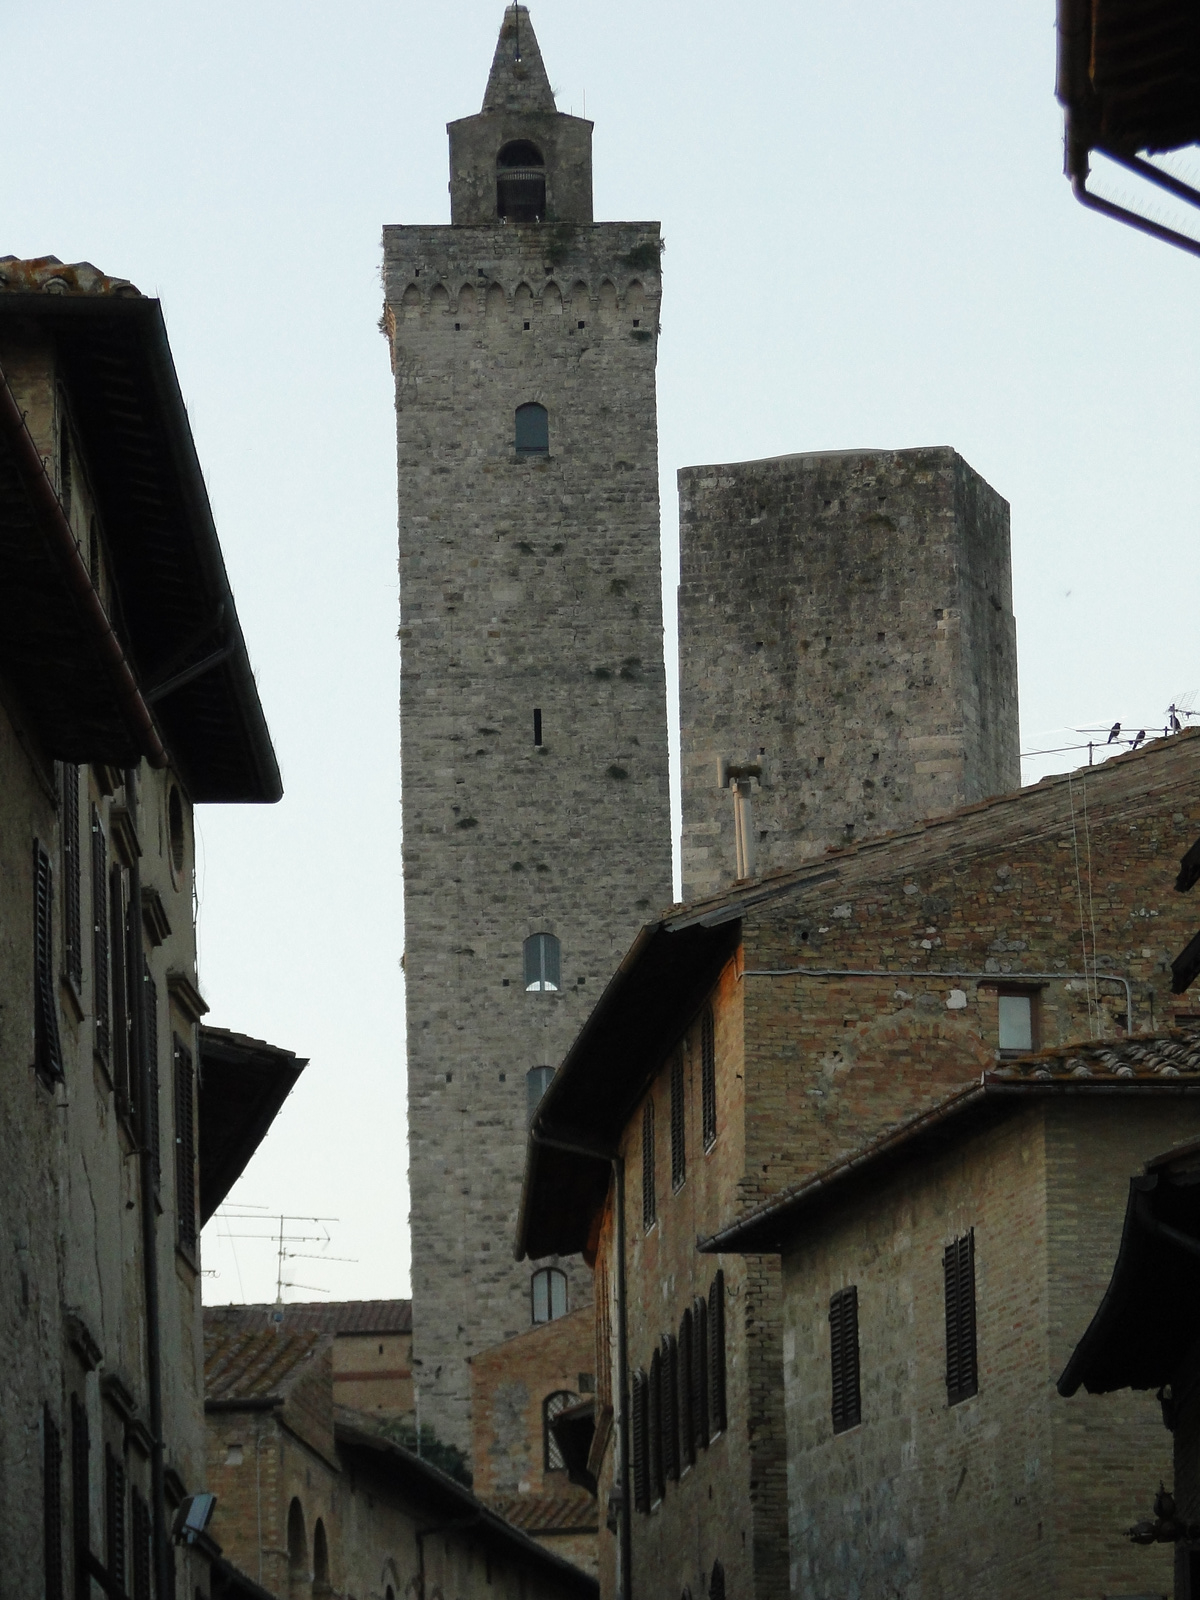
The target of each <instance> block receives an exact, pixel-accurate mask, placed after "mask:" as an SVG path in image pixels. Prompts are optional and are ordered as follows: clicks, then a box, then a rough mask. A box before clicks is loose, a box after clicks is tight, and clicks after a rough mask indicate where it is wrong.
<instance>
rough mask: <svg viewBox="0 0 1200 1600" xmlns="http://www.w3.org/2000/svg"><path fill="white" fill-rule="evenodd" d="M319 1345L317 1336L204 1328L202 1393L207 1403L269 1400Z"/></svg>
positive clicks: (218, 1326) (271, 1330) (207, 1325)
mask: <svg viewBox="0 0 1200 1600" xmlns="http://www.w3.org/2000/svg"><path fill="white" fill-rule="evenodd" d="M322 1342H323V1340H322V1335H321V1334H319V1333H282V1332H279V1331H277V1330H276V1329H274V1328H262V1329H259V1330H258V1331H257V1332H250V1331H249V1330H245V1329H236V1328H235V1329H228V1328H225V1327H223V1326H222V1325H221V1324H220V1323H215V1324H214V1323H211V1322H210V1321H209V1319H208V1317H207V1316H206V1317H205V1326H204V1391H205V1398H206V1399H208V1400H269V1399H272V1398H274V1397H275V1396H277V1395H281V1394H282V1392H283V1389H284V1388H285V1386H286V1385H287V1383H288V1381H289V1380H290V1379H291V1378H292V1377H293V1376H294V1375H295V1373H296V1370H297V1368H299V1367H301V1366H302V1365H303V1364H304V1363H305V1362H306V1361H308V1360H310V1359H311V1357H312V1356H313V1355H314V1354H315V1353H316V1351H317V1349H318V1347H319V1346H320V1345H321V1343H322Z"/></svg>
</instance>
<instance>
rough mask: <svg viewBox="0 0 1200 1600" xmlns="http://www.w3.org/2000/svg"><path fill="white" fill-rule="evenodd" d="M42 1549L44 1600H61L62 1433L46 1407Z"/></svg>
mask: <svg viewBox="0 0 1200 1600" xmlns="http://www.w3.org/2000/svg"><path fill="white" fill-rule="evenodd" d="M42 1548H43V1550H44V1552H45V1557H44V1559H45V1568H46V1600H63V1554H62V1433H61V1432H60V1431H59V1426H58V1423H57V1422H55V1420H54V1418H53V1417H52V1416H51V1415H50V1407H49V1406H45V1407H43V1410H42Z"/></svg>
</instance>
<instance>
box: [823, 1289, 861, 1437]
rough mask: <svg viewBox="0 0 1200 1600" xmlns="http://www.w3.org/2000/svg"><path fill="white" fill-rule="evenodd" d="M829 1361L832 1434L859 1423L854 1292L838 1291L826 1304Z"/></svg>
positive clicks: (856, 1302)
mask: <svg viewBox="0 0 1200 1600" xmlns="http://www.w3.org/2000/svg"><path fill="white" fill-rule="evenodd" d="M829 1358H830V1371H831V1374H832V1387H833V1395H832V1412H833V1431H834V1433H845V1432H846V1430H847V1429H848V1428H857V1427H858V1424H859V1423H860V1422H861V1421H862V1398H861V1396H860V1394H859V1387H858V1290H857V1288H855V1287H853V1286H851V1287H850V1288H849V1289H839V1290H838V1292H837V1293H836V1294H835V1295H834V1296H833V1298H832V1299H831V1300H830V1302H829Z"/></svg>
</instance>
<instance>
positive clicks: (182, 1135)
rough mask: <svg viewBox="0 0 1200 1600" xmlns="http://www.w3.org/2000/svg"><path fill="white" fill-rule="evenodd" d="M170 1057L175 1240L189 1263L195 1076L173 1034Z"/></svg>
mask: <svg viewBox="0 0 1200 1600" xmlns="http://www.w3.org/2000/svg"><path fill="white" fill-rule="evenodd" d="M172 1055H173V1060H172V1066H173V1068H174V1071H173V1077H174V1082H175V1237H176V1241H177V1243H178V1245H179V1248H180V1250H182V1251H183V1252H184V1254H185V1255H186V1256H187V1257H188V1259H189V1260H194V1259H195V1256H196V1249H197V1244H198V1242H199V1238H200V1219H199V1215H198V1206H197V1202H196V1073H195V1064H194V1062H193V1059H192V1052H191V1051H190V1050H189V1049H188V1047H187V1046H186V1045H185V1044H184V1043H183V1041H182V1040H181V1039H180V1038H179V1036H178V1035H175V1047H174V1050H173V1052H172ZM150 1109H151V1110H152V1108H150Z"/></svg>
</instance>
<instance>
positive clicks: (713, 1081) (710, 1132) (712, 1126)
mask: <svg viewBox="0 0 1200 1600" xmlns="http://www.w3.org/2000/svg"><path fill="white" fill-rule="evenodd" d="M700 1102H701V1117H702V1120H703V1125H704V1127H703V1132H704V1148H705V1149H706V1150H709V1149H711V1148H712V1146H713V1144H714V1142H715V1141H716V1137H717V1053H716V1042H715V1038H714V1029H713V1014H712V1007H711V1006H709V1007H706V1009H705V1012H704V1015H703V1017H702V1018H701V1019H700Z"/></svg>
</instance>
